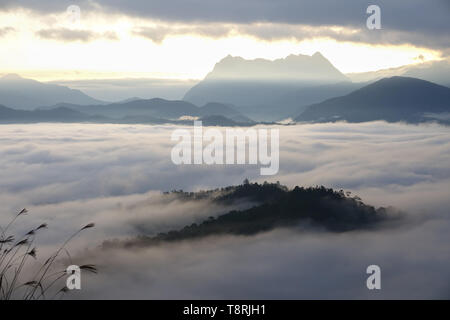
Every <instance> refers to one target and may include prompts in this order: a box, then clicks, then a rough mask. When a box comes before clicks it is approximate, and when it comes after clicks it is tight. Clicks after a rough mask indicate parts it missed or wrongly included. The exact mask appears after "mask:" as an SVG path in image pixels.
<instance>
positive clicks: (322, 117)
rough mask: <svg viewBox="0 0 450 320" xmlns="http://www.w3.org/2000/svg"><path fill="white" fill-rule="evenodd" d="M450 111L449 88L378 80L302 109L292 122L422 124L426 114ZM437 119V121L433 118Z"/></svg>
mask: <svg viewBox="0 0 450 320" xmlns="http://www.w3.org/2000/svg"><path fill="white" fill-rule="evenodd" d="M449 112H450V88H448V87H445V86H441V85H437V84H435V83H432V82H429V81H425V80H420V79H416V78H409V77H391V78H384V79H381V80H378V81H376V82H374V83H371V84H369V85H367V86H365V87H363V88H361V89H358V90H356V91H354V92H352V93H350V94H347V95H345V96H341V97H336V98H331V99H328V100H326V101H323V102H321V103H317V104H313V105H311V106H309V107H307V108H306V109H305V111H303V112H302V113H300V115H299V116H298V117H296V118H295V120H296V121H307V122H327V121H338V120H345V121H348V122H363V121H374V120H386V121H390V122H396V121H406V122H414V123H415V122H423V121H429V120H432V118H430V117H428V116H427V115H430V114H442V113H449ZM436 119H437V118H436Z"/></svg>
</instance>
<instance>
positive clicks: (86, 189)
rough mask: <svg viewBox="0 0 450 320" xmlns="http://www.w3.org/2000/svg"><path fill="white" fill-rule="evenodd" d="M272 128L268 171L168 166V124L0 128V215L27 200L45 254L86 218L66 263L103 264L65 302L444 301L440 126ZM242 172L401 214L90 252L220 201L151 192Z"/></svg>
mask: <svg viewBox="0 0 450 320" xmlns="http://www.w3.org/2000/svg"><path fill="white" fill-rule="evenodd" d="M278 128H279V129H280V139H281V140H280V171H279V174H278V175H276V176H274V177H269V178H267V177H261V176H259V168H258V167H256V166H241V165H231V166H195V165H192V166H175V165H174V164H172V162H171V160H170V150H171V147H172V146H173V143H172V142H171V141H170V135H171V132H172V131H173V130H174V127H173V126H165V125H164V126H146V125H109V124H105V125H95V124H92V125H91V124H34V125H22V124H21V125H2V126H0V137H1V138H0V142H1V143H0V180H1V181H2V183H1V185H0V202H1V203H2V209H3V212H4V213H3V214H2V215H1V216H0V224H2V225H3V224H4V223H5V221H7V220H8V219H9V218H10V217H11V216H12V215H13V213H14V212H16V211H17V210H19V209H20V208H22V207H27V208H28V209H29V211H30V213H29V215H28V216H26V217H25V218H26V219H25V220H23V221H22V222H21V224H20V226H18V228H19V229H23V230H26V229H28V228H29V227H30V226H35V225H39V224H40V223H43V222H47V223H48V224H49V229H48V230H45V233H42V235H39V237H38V241H39V243H38V245H39V248H41V247H43V249H41V251H40V252H47V251H48V250H49V248H50V247H52V246H54V245H55V244H56V243H60V242H61V241H62V240H63V239H65V238H66V236H67V235H68V234H70V233H71V232H73V231H74V230H77V228H79V227H81V226H83V225H85V224H86V223H89V222H91V221H93V222H96V227H95V229H92V230H89V231H88V232H86V233H84V234H83V235H82V237H79V238H77V239H76V240H75V242H73V243H72V244H71V246H70V249H71V253H72V254H73V257H74V259H77V262H80V263H81V262H89V263H95V264H97V265H98V267H99V269H100V273H99V275H98V276H95V277H89V279H86V281H83V286H84V289H83V290H82V291H81V292H79V293H73V294H72V293H71V294H70V295H69V296H68V297H70V298H78V297H79V298H190V299H192V298H205V299H206V298H235V299H238V298H247V299H248V298H255V299H257V298H380V297H383V298H449V293H450V288H449V286H448V283H449V280H450V273H449V270H450V260H449V258H448V254H447V252H448V245H447V243H448V234H449V232H450V219H449V218H450V217H449V215H448V207H449V206H450V197H449V188H448V186H449V185H450V167H449V165H448V164H449V163H450V133H449V130H448V127H443V126H439V125H436V124H423V125H406V124H388V123H385V122H371V123H361V124H346V123H332V124H330V123H328V124H310V125H291V126H278ZM245 178H249V179H250V181H260V182H262V181H264V180H265V179H270V181H273V182H275V181H277V180H279V181H280V182H281V183H283V184H287V185H289V186H290V187H293V186H295V185H303V186H310V185H316V184H317V185H321V184H323V185H325V186H329V187H333V188H335V189H344V190H349V191H351V192H352V193H353V194H357V195H359V196H360V197H361V198H362V199H363V201H364V202H365V203H368V204H371V205H375V206H395V207H397V208H398V209H401V210H403V211H406V213H407V217H406V218H405V221H404V222H403V223H402V224H401V225H398V226H396V227H393V228H387V229H384V230H377V231H364V232H349V233H338V234H331V233H326V232H318V231H312V230H309V229H308V228H306V229H299V230H297V231H293V230H290V231H287V230H275V231H273V232H270V233H266V234H260V235H257V236H255V237H220V238H211V239H206V240H205V241H196V242H183V243H177V244H168V245H164V246H160V247H151V248H145V249H143V250H141V251H130V250H126V251H125V250H121V249H115V251H98V245H99V244H101V243H102V241H104V240H106V239H114V238H127V237H135V236H137V235H139V234H143V233H145V234H155V233H158V232H164V231H167V230H170V229H178V228H181V227H183V226H184V225H186V224H190V223H192V222H195V221H199V220H203V219H204V218H206V217H207V216H209V215H218V214H221V213H223V212H226V211H227V210H229V209H230V208H227V207H223V206H218V205H215V204H212V203H210V202H208V201H198V202H182V201H180V200H179V199H177V198H174V197H170V196H169V197H167V196H162V195H161V191H166V190H172V189H185V190H200V189H207V188H215V187H221V186H227V185H232V184H238V183H241V182H242V181H243V180H244V179H245ZM239 205H242V206H247V205H248V204H246V203H242V204H239ZM86 248H88V251H86ZM41 254H42V253H41ZM40 257H41V258H42V257H43V256H40ZM369 264H378V265H380V266H381V268H382V290H381V292H378V293H374V292H372V291H368V290H367V289H366V288H365V279H366V276H367V275H366V274H365V268H366V267H367V266H368V265H369ZM330 266H332V267H330ZM243 279H244V280H243Z"/></svg>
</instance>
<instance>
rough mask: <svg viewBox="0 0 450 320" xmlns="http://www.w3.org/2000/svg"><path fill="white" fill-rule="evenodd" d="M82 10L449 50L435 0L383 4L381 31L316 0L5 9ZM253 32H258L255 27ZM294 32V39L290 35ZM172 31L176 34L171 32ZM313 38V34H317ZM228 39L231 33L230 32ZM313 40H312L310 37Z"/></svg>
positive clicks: (351, 11) (442, 9) (339, 6)
mask: <svg viewBox="0 0 450 320" xmlns="http://www.w3.org/2000/svg"><path fill="white" fill-rule="evenodd" d="M70 4H76V5H78V6H80V8H81V10H82V12H86V13H93V14H99V13H104V14H110V13H113V14H116V15H125V16H129V17H134V18H138V19H143V20H152V21H159V22H162V23H165V24H174V23H175V24H185V25H197V26H199V25H203V26H204V27H195V28H194V29H195V30H187V29H189V28H187V29H186V30H184V31H183V30H178V32H189V33H191V32H198V33H199V34H206V35H207V36H214V33H216V31H214V29H211V28H207V27H206V26H207V25H211V24H216V25H221V24H229V25H230V24H234V25H236V26H239V25H249V26H251V25H255V24H259V23H267V24H269V25H272V26H273V28H274V29H275V30H271V28H266V30H265V31H264V33H261V32H262V30H259V31H257V30H253V31H254V33H253V34H255V35H258V36H260V37H262V38H268V37H270V35H271V34H274V33H278V34H280V32H281V30H278V31H277V30H276V29H281V28H284V27H283V26H285V25H290V26H292V27H288V28H284V29H285V32H281V33H283V34H286V36H287V37H299V38H303V37H304V36H308V34H304V32H303V31H301V30H300V31H299V30H296V29H298V28H301V27H300V26H310V27H319V28H320V27H330V26H337V27H344V28H348V29H352V30H358V32H356V33H354V34H353V35H351V37H350V38H351V40H352V41H357V42H361V41H365V42H368V43H375V44H378V43H383V44H391V43H393V44H399V43H412V44H415V45H425V46H430V47H432V48H437V49H442V50H444V49H445V52H447V50H448V43H450V41H449V35H448V30H449V28H450V22H449V20H448V19H447V18H448V17H447V15H448V12H449V10H450V4H449V3H448V1H446V0H436V1H433V2H432V3H428V4H427V5H426V6H425V5H424V4H423V1H421V0H400V1H389V0H382V1H378V2H377V5H379V6H380V8H381V25H382V30H367V28H366V19H367V17H368V14H367V13H366V9H367V6H368V5H369V4H368V3H365V2H361V1H358V0H351V1H334V0H325V1H320V2H317V1H313V0H302V1H298V0H282V1H276V2H274V1H271V0H258V1H256V0H247V1H237V0H234V1H211V0H171V1H163V0H156V1H144V0H134V1H126V2H123V1H118V0H112V1H111V0H108V1H104V0H97V1H75V2H73V3H72V1H71V2H70V3H69V2H63V3H61V2H60V1H53V0H44V1H40V2H39V4H37V3H36V2H33V1H27V0H19V1H3V2H2V4H0V10H1V9H3V10H13V9H14V8H27V9H31V10H34V11H37V12H40V13H41V14H48V13H60V12H64V11H65V10H66V8H67V6H68V5H70ZM216 28H218V29H217V30H218V31H217V33H218V35H216V36H221V35H222V34H223V32H225V31H224V30H222V28H220V27H216ZM251 29H255V28H254V27H252V28H251ZM288 30H291V32H292V33H291V34H289V33H288V32H287V31H288ZM137 32H138V33H139V34H141V35H142V36H147V37H149V38H150V39H152V40H153V41H155V42H160V41H162V40H163V39H164V35H165V34H166V33H167V31H165V30H164V28H154V29H146V30H141V31H137ZM172 32H174V31H173V30H172ZM313 33H314V31H313ZM320 33H322V34H323V33H328V35H329V36H332V37H334V38H335V39H337V40H339V39H341V38H342V37H343V38H344V39H345V38H348V37H349V35H348V34H341V33H339V32H338V33H336V32H333V31H329V32H326V31H322V32H320ZM225 34H226V33H225ZM309 37H310V35H309Z"/></svg>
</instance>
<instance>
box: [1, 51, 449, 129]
mask: <svg viewBox="0 0 450 320" xmlns="http://www.w3.org/2000/svg"><path fill="white" fill-rule="evenodd" d="M449 71H450V67H449V63H448V62H447V61H435V62H431V63H422V64H418V65H410V66H405V67H401V68H393V69H388V70H379V71H377V72H373V73H364V74H359V75H357V74H348V75H344V74H342V73H341V72H340V71H339V70H337V69H336V68H335V67H334V66H333V65H332V64H331V63H330V62H329V61H328V60H327V59H326V58H325V57H324V56H322V55H321V54H320V53H315V54H314V55H312V56H306V55H290V56H288V57H286V58H284V59H277V60H274V61H270V60H265V59H255V60H246V59H243V58H240V57H232V56H228V57H226V58H224V59H222V60H221V61H220V62H218V63H217V64H216V66H215V67H214V69H213V70H212V71H211V72H210V73H209V74H208V75H207V76H206V77H205V79H204V80H203V81H201V82H200V83H198V84H197V85H195V86H194V87H192V88H191V89H190V90H189V91H188V92H187V93H186V95H185V97H184V100H165V99H161V98H153V99H140V98H129V99H126V100H123V101H120V102H115V103H107V102H104V101H100V100H96V99H94V98H91V97H89V96H88V95H86V94H84V93H83V92H81V91H79V90H72V89H70V88H68V87H64V86H60V85H54V84H48V83H40V82H38V81H35V80H30V79H24V78H21V77H20V76H17V75H7V76H4V77H3V78H0V105H1V107H0V122H2V123H11V122H42V121H58V122H80V121H83V122H86V121H89V122H111V123H184V122H186V121H192V120H193V119H202V120H203V121H204V122H205V124H206V125H252V124H255V123H258V122H270V123H272V122H274V121H279V120H282V119H286V118H292V119H294V120H295V121H299V122H323V121H338V120H345V121H349V122H361V121H371V120H386V121H407V122H422V121H430V120H431V121H438V122H441V123H446V124H447V123H449V119H450V116H449V112H450V110H449V105H450V100H449V94H448V92H449V90H450V89H449V88H448V87H447V86H444V85H439V84H436V83H432V82H430V81H426V80H428V78H431V79H435V80H436V81H437V82H439V83H441V84H442V83H444V84H445V83H447V80H449V81H448V83H450V77H449V74H450V72H449ZM396 73H402V74H405V75H409V74H412V75H416V76H417V77H418V78H422V79H423V78H426V79H425V80H421V79H416V78H415V77H405V76H402V77H399V76H394V77H381V79H378V77H380V76H386V75H389V74H396ZM349 78H350V79H353V80H355V79H360V80H368V81H366V82H356V83H355V82H352V81H350V79H349ZM374 79H378V80H374ZM199 106H201V107H199ZM255 120H256V122H255Z"/></svg>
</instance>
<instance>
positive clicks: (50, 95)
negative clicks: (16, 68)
mask: <svg viewBox="0 0 450 320" xmlns="http://www.w3.org/2000/svg"><path fill="white" fill-rule="evenodd" d="M61 102H66V103H74V104H80V105H88V104H102V103H104V102H103V101H100V100H96V99H94V98H91V97H90V96H88V95H86V94H84V93H83V92H81V91H79V90H74V89H70V88H68V87H64V86H60V85H56V84H47V83H42V82H39V81H36V80H31V79H25V78H22V77H20V76H19V75H16V74H8V75H6V76H3V77H1V78H0V103H1V104H3V105H6V106H8V107H10V108H16V109H23V110H33V109H35V108H36V107H38V106H47V105H54V104H57V103H61Z"/></svg>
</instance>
